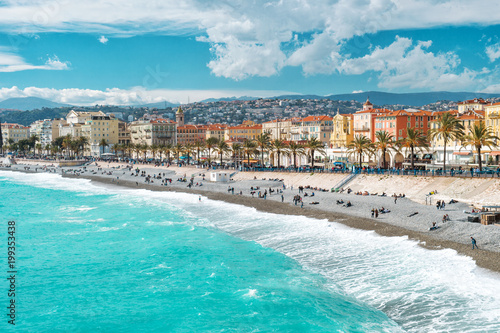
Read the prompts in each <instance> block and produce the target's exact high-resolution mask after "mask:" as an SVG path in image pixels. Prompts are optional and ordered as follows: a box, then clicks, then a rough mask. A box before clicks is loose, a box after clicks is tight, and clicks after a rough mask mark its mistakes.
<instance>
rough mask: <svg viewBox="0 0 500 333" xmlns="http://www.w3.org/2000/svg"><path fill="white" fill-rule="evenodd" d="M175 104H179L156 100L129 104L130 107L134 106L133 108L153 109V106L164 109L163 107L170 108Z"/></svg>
mask: <svg viewBox="0 0 500 333" xmlns="http://www.w3.org/2000/svg"><path fill="white" fill-rule="evenodd" d="M176 106H179V104H175V103H170V102H167V101H164V102H158V103H149V104H138V105H131V107H134V108H150V109H153V108H157V109H165V108H172V107H176Z"/></svg>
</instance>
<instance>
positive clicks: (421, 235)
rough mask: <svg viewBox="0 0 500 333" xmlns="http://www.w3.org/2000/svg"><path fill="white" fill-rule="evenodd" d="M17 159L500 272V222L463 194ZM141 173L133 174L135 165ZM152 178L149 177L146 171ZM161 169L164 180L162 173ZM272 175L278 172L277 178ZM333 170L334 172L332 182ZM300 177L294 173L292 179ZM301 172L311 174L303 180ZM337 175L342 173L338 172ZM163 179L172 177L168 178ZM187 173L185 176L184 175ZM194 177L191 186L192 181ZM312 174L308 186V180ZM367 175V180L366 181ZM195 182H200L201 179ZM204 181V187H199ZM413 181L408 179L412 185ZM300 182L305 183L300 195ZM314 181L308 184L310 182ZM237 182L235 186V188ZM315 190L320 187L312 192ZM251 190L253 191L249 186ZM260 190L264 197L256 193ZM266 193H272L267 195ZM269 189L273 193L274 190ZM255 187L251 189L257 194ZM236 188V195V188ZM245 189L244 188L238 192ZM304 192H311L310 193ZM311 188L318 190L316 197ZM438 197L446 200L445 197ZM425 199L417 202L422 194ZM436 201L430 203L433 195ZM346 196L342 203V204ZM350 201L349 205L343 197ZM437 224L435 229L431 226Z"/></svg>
mask: <svg viewBox="0 0 500 333" xmlns="http://www.w3.org/2000/svg"><path fill="white" fill-rule="evenodd" d="M18 163H19V164H16V165H12V166H11V167H10V168H5V169H4V170H6V169H8V170H11V171H20V172H55V173H59V174H61V175H62V176H63V177H80V178H86V179H91V180H92V181H94V182H98V183H101V184H103V186H126V187H130V188H140V189H149V190H153V191H177V192H187V193H193V194H199V195H200V196H201V197H200V198H201V200H205V198H208V199H211V200H222V201H225V202H229V203H234V204H238V205H245V206H250V207H254V208H255V209H257V210H259V211H263V212H269V213H275V214H282V215H303V216H308V217H312V218H316V219H320V220H325V219H326V220H328V221H331V222H338V223H342V224H344V225H347V226H350V227H353V228H358V229H363V230H373V231H375V232H377V233H378V234H380V235H383V236H389V237H390V236H406V237H408V238H410V239H413V240H417V241H418V242H419V245H421V246H423V247H425V248H428V249H443V248H449V249H453V250H455V251H457V252H458V253H459V254H462V255H466V256H470V257H472V258H473V259H474V260H475V261H476V264H477V265H478V266H480V267H483V268H487V269H489V270H492V271H495V272H500V226H498V225H481V224H480V223H472V222H468V216H470V214H467V213H466V212H468V211H470V210H471V209H472V207H471V204H470V203H467V202H463V201H461V200H458V202H457V203H452V204H450V203H449V201H448V200H449V197H446V199H447V200H445V197H443V196H439V192H438V194H437V195H435V196H434V197H432V198H431V199H429V200H428V202H427V204H425V201H423V200H421V198H417V200H415V198H411V197H408V196H406V195H405V197H398V198H397V200H396V201H395V200H394V197H392V195H393V193H386V195H385V196H382V194H383V191H382V190H381V191H377V192H376V193H377V194H374V193H375V192H374V190H373V184H369V183H367V184H366V189H367V190H368V189H369V190H370V191H369V193H371V194H369V195H356V194H354V193H355V192H356V191H358V190H359V191H361V190H362V189H361V188H360V183H359V180H358V181H357V182H356V183H355V184H354V186H353V191H352V192H351V193H350V194H347V193H346V192H343V193H332V192H330V191H327V189H328V187H329V186H331V183H334V182H337V181H338V179H337V178H339V177H340V179H341V178H342V177H344V176H343V175H320V176H321V177H322V180H321V181H320V184H324V185H323V187H321V189H323V190H320V186H318V185H319V184H318V183H315V182H314V181H313V180H312V179H311V178H312V177H311V175H308V176H307V177H306V176H304V175H302V176H301V181H297V180H296V178H297V177H298V176H297V174H294V173H290V174H281V173H280V174H269V173H259V172H238V173H236V172H235V171H234V170H227V171H228V172H230V173H231V174H233V177H232V179H233V180H232V181H230V182H210V181H209V173H210V171H209V170H207V169H200V168H196V167H194V166H192V167H172V166H170V167H154V166H152V165H134V166H132V171H131V170H130V169H128V168H127V167H128V166H127V165H126V164H123V163H104V162H97V165H96V163H92V165H88V166H86V167H85V169H84V168H83V167H63V168H61V167H51V166H50V165H51V164H50V163H43V162H35V161H18ZM137 168H138V169H139V170H140V172H139V173H136V172H135V170H136V169H137ZM141 174H142V175H149V176H151V177H150V180H149V181H147V178H146V176H141ZM158 175H160V177H161V179H157V176H158ZM272 176H274V177H272ZM328 176H330V178H332V179H331V180H330V183H327V181H328V179H327V178H328ZM294 177H295V179H294ZM304 177H306V178H309V179H304ZM335 177H337V178H335ZM164 179H171V180H172V181H171V182H170V181H169V182H166V183H167V185H164V184H165V181H164ZM181 179H186V182H184V181H180V180H181ZM191 179H192V182H193V186H190V187H189V186H188V185H189V182H190V180H191ZM308 180H309V183H310V185H307V181H308ZM364 181H366V179H364ZM196 184H198V185H196ZM200 185H201V186H200ZM409 185H410V184H409ZM299 186H300V187H304V190H303V193H299ZM308 187H309V188H308ZM233 188H234V191H233ZM313 188H316V190H314V189H313ZM399 188H400V191H398V192H396V194H398V195H399V194H405V192H406V190H410V189H411V187H408V188H405V187H402V186H399ZM252 189H253V190H252ZM259 191H260V192H261V198H259V197H258V192H259ZM264 191H267V192H268V193H267V195H266V196H265V198H264V197H263V193H264ZM270 191H272V192H271V193H269V192H270ZM252 192H253V194H252ZM233 193H234V194H233ZM240 193H241V194H240ZM306 193H307V196H305V194H306ZM313 193H314V195H313ZM297 195H300V196H301V198H302V203H300V202H298V203H297V205H295V204H294V200H293V198H294V197H296V196H297ZM440 198H441V199H440ZM419 199H420V200H419ZM431 200H432V201H431ZM437 200H443V201H445V203H446V205H445V207H444V209H439V210H438V209H437V208H436V206H435V202H436V201H437ZM341 201H343V202H344V204H337V202H341ZM347 202H350V203H351V206H350V207H346V206H347V205H345V203H347ZM374 209H377V210H378V211H380V210H382V209H385V210H386V211H387V210H388V211H390V212H387V213H380V214H379V215H378V217H377V218H375V217H372V210H374ZM445 214H446V215H448V216H449V220H448V221H443V219H442V218H443V215H445ZM433 222H435V223H436V226H437V227H438V228H436V229H434V230H429V229H430V228H431V227H432V226H433ZM470 237H474V238H475V239H476V240H477V244H478V246H479V249H475V250H472V247H471V239H470Z"/></svg>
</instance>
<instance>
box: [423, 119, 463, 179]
mask: <svg viewBox="0 0 500 333" xmlns="http://www.w3.org/2000/svg"><path fill="white" fill-rule="evenodd" d="M435 124H436V128H432V129H431V130H430V131H429V135H430V138H431V140H433V139H440V140H443V154H444V155H443V172H445V173H446V145H447V144H448V142H449V141H451V140H460V139H461V138H462V136H463V135H464V126H463V125H462V123H461V122H460V120H458V118H457V117H455V116H454V115H453V114H451V113H450V112H445V113H443V114H442V115H440V116H439V118H438V119H437V120H436V121H435Z"/></svg>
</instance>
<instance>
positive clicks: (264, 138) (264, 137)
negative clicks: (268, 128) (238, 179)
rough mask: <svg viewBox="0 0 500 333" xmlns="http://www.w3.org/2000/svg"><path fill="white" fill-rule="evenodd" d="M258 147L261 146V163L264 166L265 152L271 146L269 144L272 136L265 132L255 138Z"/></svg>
mask: <svg viewBox="0 0 500 333" xmlns="http://www.w3.org/2000/svg"><path fill="white" fill-rule="evenodd" d="M255 142H256V144H257V147H259V151H260V165H261V166H264V152H265V151H266V150H267V149H268V148H269V144H270V143H271V138H270V135H269V133H267V132H264V133H261V134H260V135H258V136H257V139H256V140H255Z"/></svg>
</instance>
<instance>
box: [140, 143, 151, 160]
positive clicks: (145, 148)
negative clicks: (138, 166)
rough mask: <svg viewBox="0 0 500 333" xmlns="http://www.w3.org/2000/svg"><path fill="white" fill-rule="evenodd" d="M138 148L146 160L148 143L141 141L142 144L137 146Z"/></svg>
mask: <svg viewBox="0 0 500 333" xmlns="http://www.w3.org/2000/svg"><path fill="white" fill-rule="evenodd" d="M139 149H140V151H141V153H143V154H144V162H146V160H147V158H148V150H149V145H148V144H147V143H143V144H142V145H140V146H139Z"/></svg>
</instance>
